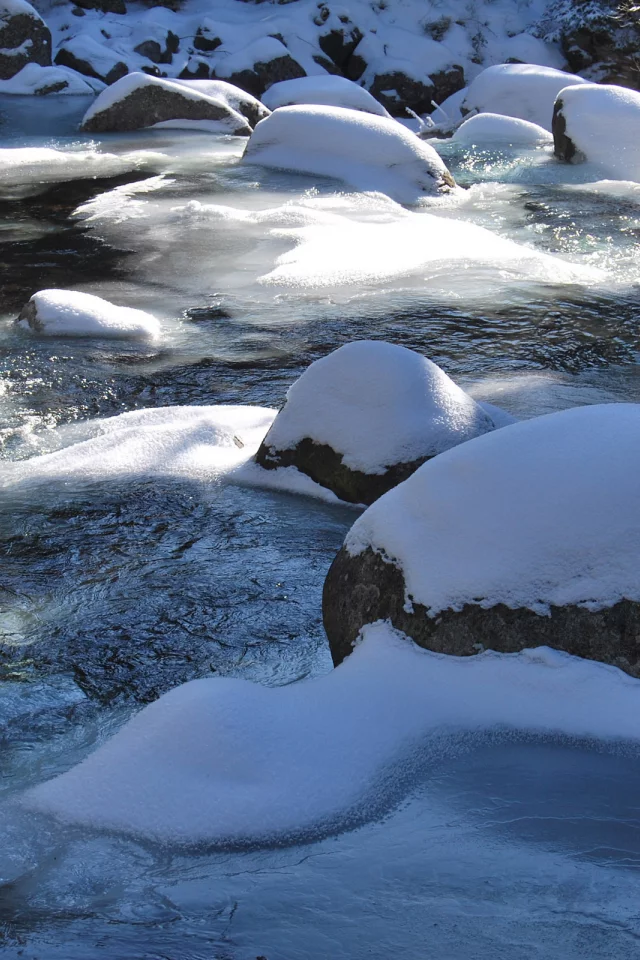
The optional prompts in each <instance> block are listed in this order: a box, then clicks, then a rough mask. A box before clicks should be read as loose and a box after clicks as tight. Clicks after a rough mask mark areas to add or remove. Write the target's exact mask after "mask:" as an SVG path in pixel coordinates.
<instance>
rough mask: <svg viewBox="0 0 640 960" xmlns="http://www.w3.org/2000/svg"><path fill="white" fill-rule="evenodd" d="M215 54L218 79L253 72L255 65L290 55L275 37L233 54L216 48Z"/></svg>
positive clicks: (255, 42)
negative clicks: (247, 71)
mask: <svg viewBox="0 0 640 960" xmlns="http://www.w3.org/2000/svg"><path fill="white" fill-rule="evenodd" d="M215 53H216V60H215V64H216V67H215V69H216V76H219V77H231V76H233V74H234V73H241V72H242V71H244V70H253V68H254V66H255V65H256V63H270V62H271V61H272V60H278V59H279V58H280V57H287V56H290V55H291V54H290V53H289V50H287V48H286V47H285V45H284V44H283V43H281V42H280V40H277V39H276V38H275V37H261V38H260V39H259V40H255V41H254V42H253V43H249V44H248V45H247V46H246V47H243V48H242V49H241V50H238V51H237V52H235V53H232V52H230V51H229V50H228V49H227V48H226V47H225V46H222V47H218V49H217V50H216V51H215Z"/></svg>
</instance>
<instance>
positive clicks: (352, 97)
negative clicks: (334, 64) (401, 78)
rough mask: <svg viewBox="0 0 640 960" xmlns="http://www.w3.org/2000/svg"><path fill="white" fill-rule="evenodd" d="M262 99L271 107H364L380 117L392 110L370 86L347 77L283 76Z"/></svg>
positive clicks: (350, 108)
mask: <svg viewBox="0 0 640 960" xmlns="http://www.w3.org/2000/svg"><path fill="white" fill-rule="evenodd" d="M262 102H263V103H264V104H265V106H267V107H268V108H269V109H270V110H276V109H277V108H278V107H290V106H292V105H295V104H310V103H315V104H320V105H323V106H327V107H347V108H348V109H349V110H362V111H363V112H364V113H373V114H376V115H377V116H379V117H388V116H389V114H388V113H387V111H386V110H385V108H384V107H383V106H382V104H381V103H378V101H377V100H376V99H375V98H374V97H372V96H371V94H370V93H369V91H368V90H365V89H364V88H363V87H360V86H358V84H357V83H353V81H352V80H347V78H346V77H338V76H331V75H329V74H327V75H326V76H324V77H301V78H300V79H299V80H282V81H281V82H280V83H274V84H273V86H272V87H269V89H268V90H267V92H266V93H265V94H264V95H263V97H262Z"/></svg>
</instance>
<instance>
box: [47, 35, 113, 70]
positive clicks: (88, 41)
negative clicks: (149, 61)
mask: <svg viewBox="0 0 640 960" xmlns="http://www.w3.org/2000/svg"><path fill="white" fill-rule="evenodd" d="M60 49H62V50H68V51H69V53H70V54H72V55H73V56H74V57H75V58H76V59H77V60H81V61H83V62H85V63H88V64H89V65H90V66H91V67H92V68H93V70H94V71H95V72H96V73H97V74H98V76H100V77H106V76H107V74H108V73H109V72H110V71H111V70H112V69H113V68H114V67H115V66H117V65H118V64H119V63H123V62H124V59H125V58H124V57H123V56H122V54H120V53H119V52H118V51H116V50H112V49H111V48H110V47H106V46H105V45H104V43H100V42H99V41H98V40H96V39H94V37H93V36H92V35H91V33H89V32H88V31H86V32H84V33H79V34H77V36H75V37H72V38H71V39H70V40H66V41H65V42H64V44H63V45H62V47H61V48H60Z"/></svg>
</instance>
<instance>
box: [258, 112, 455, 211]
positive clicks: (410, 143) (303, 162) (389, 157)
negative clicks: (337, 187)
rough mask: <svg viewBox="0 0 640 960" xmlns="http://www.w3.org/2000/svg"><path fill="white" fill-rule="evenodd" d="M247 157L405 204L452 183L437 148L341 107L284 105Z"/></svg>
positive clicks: (399, 128) (392, 125)
mask: <svg viewBox="0 0 640 960" xmlns="http://www.w3.org/2000/svg"><path fill="white" fill-rule="evenodd" d="M243 159H244V162H245V163H257V164H261V165H263V166H267V167H275V168H277V169H283V170H297V171H300V172H302V173H310V174H316V175H318V176H322V177H334V178H336V179H339V180H344V181H345V182H346V183H349V184H350V185H351V186H355V187H356V188H357V189H359V190H377V191H380V192H381V193H385V194H387V195H388V196H390V197H391V198H392V199H394V200H397V201H399V202H400V203H416V202H417V201H418V200H419V199H420V198H421V197H423V196H425V195H426V196H428V195H432V194H435V193H437V192H438V190H441V189H448V188H449V186H450V185H451V184H452V183H453V181H452V179H451V176H450V175H449V174H448V171H447V169H446V167H445V165H444V163H443V162H442V160H441V159H440V157H439V156H438V154H437V153H436V152H435V150H434V149H433V147H430V146H428V145H427V144H426V143H423V142H422V141H420V140H419V139H418V138H417V137H416V136H415V135H414V134H413V133H411V132H410V131H409V130H406V129H405V128H404V127H403V126H402V125H401V124H399V123H396V122H395V121H394V120H390V119H387V118H386V117H376V116H373V115H372V114H369V113H362V112H360V111H358V110H347V109H344V108H342V107H325V106H318V105H310V106H293V107H281V108H279V109H278V110H276V111H275V113H273V114H272V115H271V116H270V117H267V119H266V120H262V121H261V122H260V123H259V124H258V125H257V127H256V128H255V130H254V132H253V134H252V135H251V137H250V139H249V142H248V144H247V147H246V150H245V153H244V158H243Z"/></svg>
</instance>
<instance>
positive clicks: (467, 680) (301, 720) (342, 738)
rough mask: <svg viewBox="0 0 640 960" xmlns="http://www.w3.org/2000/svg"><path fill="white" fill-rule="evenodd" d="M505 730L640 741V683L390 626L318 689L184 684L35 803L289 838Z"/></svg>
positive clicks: (87, 815) (141, 823) (172, 833)
mask: <svg viewBox="0 0 640 960" xmlns="http://www.w3.org/2000/svg"><path fill="white" fill-rule="evenodd" d="M510 429H515V428H510ZM594 704H597V709H594ZM495 728H502V729H504V728H507V729H513V730H523V731H533V732H536V733H552V734H556V733H560V734H564V735H568V736H578V737H595V738H601V739H613V740H619V739H625V740H633V741H636V742H637V741H638V739H640V682H638V681H637V680H635V679H633V678H631V677H629V676H627V675H626V674H623V673H621V672H620V671H618V670H617V669H615V668H613V667H608V666H605V665H603V664H600V663H593V662H590V661H586V660H580V659H578V658H575V657H571V656H568V655H567V654H563V653H559V652H557V651H554V650H549V649H548V648H545V647H540V648H538V649H535V650H525V651H523V652H522V653H519V654H511V655H509V654H498V653H493V652H486V653H483V654H480V655H478V656H476V657H460V658H459V657H452V656H445V655H442V654H434V653H430V652H428V651H425V650H421V649H420V648H419V647H417V646H416V645H415V644H413V643H412V642H410V641H407V639H406V638H405V637H404V636H403V635H402V634H398V633H397V632H396V631H394V630H392V629H391V628H390V627H389V626H388V625H387V624H384V623H378V624H374V625H370V626H367V627H365V628H364V630H363V640H362V642H361V643H360V644H359V645H358V646H357V647H356V649H355V650H354V652H353V654H352V655H351V656H350V657H348V658H347V659H346V660H345V661H344V663H342V664H341V666H339V667H338V668H337V669H336V670H333V671H332V672H331V673H330V674H328V675H326V676H324V677H321V678H319V679H315V680H307V681H303V682H299V683H294V684H290V685H288V686H284V687H275V688H273V687H264V686H259V685H258V684H253V683H250V682H248V681H245V680H236V679H230V678H212V679H202V680H194V681H191V682H190V683H186V684H184V685H182V686H180V687H177V688H176V689H174V690H172V691H170V692H169V693H166V694H164V696H162V697H160V699H159V700H156V701H155V703H152V704H150V705H149V706H147V707H145V708H144V709H143V710H141V711H140V713H138V714H137V715H136V716H134V717H133V719H131V720H130V721H129V722H128V723H127V724H126V725H125V726H124V727H123V728H122V729H121V730H120V731H119V732H118V733H116V735H115V736H114V737H113V738H112V739H111V740H110V741H108V742H107V743H106V744H104V745H103V746H101V747H100V748H99V749H98V750H96V751H95V753H93V754H92V755H90V756H89V757H88V758H87V759H86V760H84V761H83V762H82V763H80V764H79V765H78V766H76V767H73V768H72V769H71V770H70V771H68V772H67V773H64V774H62V775H61V776H59V777H57V778H56V779H54V780H51V781H49V782H47V783H43V784H41V785H39V786H37V787H35V788H34V789H31V790H29V791H28V792H27V793H26V794H25V795H23V798H22V802H23V804H25V805H26V806H27V807H29V808H31V809H36V810H39V811H42V812H44V813H48V814H53V815H54V816H56V817H58V818H60V819H62V820H64V821H67V822H74V823H81V824H86V825H88V826H91V827H98V828H108V829H115V830H118V831H124V832H127V833H131V834H134V835H138V836H141V837H148V838H151V839H154V840H158V841H162V842H167V843H197V842H203V841H204V842H214V843H215V842H224V841H228V840H235V841H247V840H264V839H269V838H275V837H278V836H283V835H284V836H287V835H288V836H291V835H292V834H295V833H296V832H298V831H304V830H309V829H311V828H313V827H314V826H317V825H321V824H322V823H323V822H325V823H326V822H327V821H330V822H338V823H339V822H340V819H341V817H342V818H344V817H345V816H347V817H348V816H349V815H350V814H352V813H353V812H354V811H355V810H356V809H357V808H358V807H359V806H361V805H362V806H363V807H366V804H367V799H368V797H369V796H370V795H372V794H373V793H378V792H379V789H380V787H379V783H380V777H382V776H383V775H385V774H387V775H389V773H390V770H391V769H392V768H390V765H391V764H393V762H394V761H398V760H402V759H404V758H405V757H406V756H407V754H408V753H410V752H411V750H412V748H413V749H415V748H416V747H417V745H418V744H419V745H420V749H421V751H423V752H424V751H425V750H428V749H429V746H430V745H431V746H433V747H435V748H437V744H438V742H439V741H440V742H441V739H442V737H443V736H444V737H446V736H447V735H451V734H453V735H454V736H455V734H456V733H460V732H464V733H465V734H468V732H471V733H480V732H482V731H486V730H491V729H495ZM467 742H468V737H467ZM448 743H449V745H448V749H449V750H454V749H455V747H454V746H453V744H451V743H450V742H449V741H448Z"/></svg>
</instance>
